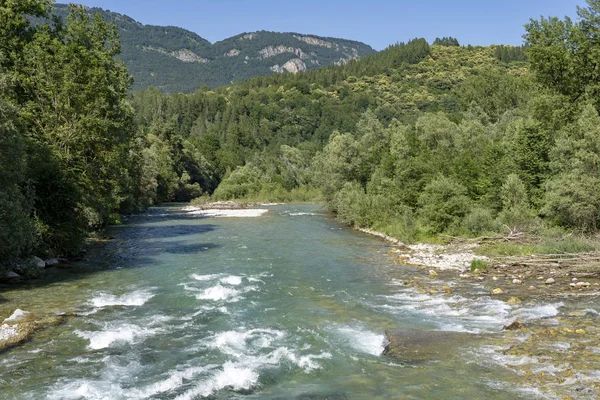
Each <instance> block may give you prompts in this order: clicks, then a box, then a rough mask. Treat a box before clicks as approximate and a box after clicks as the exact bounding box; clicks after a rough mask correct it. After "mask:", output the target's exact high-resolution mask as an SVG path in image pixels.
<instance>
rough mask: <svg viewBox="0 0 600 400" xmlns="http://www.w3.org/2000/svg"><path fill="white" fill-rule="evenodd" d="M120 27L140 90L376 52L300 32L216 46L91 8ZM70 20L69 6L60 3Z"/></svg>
mask: <svg viewBox="0 0 600 400" xmlns="http://www.w3.org/2000/svg"><path fill="white" fill-rule="evenodd" d="M88 10H89V13H90V14H95V13H100V14H102V16H103V17H104V19H105V20H106V21H108V22H110V23H113V24H115V25H116V26H117V28H118V31H119V34H120V36H121V45H122V54H121V55H120V56H119V57H120V58H121V59H122V60H123V61H124V62H125V64H126V65H127V67H128V68H129V71H130V72H131V73H132V74H133V76H134V78H135V83H134V87H133V88H134V89H143V88H146V87H148V86H155V87H157V88H159V89H161V90H162V91H165V92H184V93H189V92H193V91H194V90H196V89H197V88H199V87H201V86H204V85H207V86H208V87H211V88H214V87H218V86H223V85H227V84H230V83H232V82H237V81H243V80H246V79H249V78H252V77H255V76H262V75H269V74H272V73H274V72H276V73H282V72H298V71H304V70H313V69H317V68H319V67H322V66H327V65H332V64H338V65H341V64H345V63H347V62H349V61H350V60H354V59H358V58H360V57H363V56H365V55H368V54H372V53H375V50H373V48H371V47H370V46H368V45H366V44H364V43H360V42H356V41H352V40H344V39H336V38H329V37H319V36H315V35H303V34H299V33H277V32H267V31H259V32H246V33H242V34H239V35H237V36H234V37H231V38H229V39H225V40H223V41H220V42H216V43H214V44H211V43H210V42H209V41H208V40H206V39H203V38H202V37H200V36H198V35H197V34H195V33H194V32H191V31H188V30H186V29H182V28H178V27H174V26H154V25H144V24H142V23H140V22H138V21H136V20H134V19H133V18H130V17H128V16H126V15H122V14H119V13H116V12H112V11H109V10H103V9H101V8H89V9H88ZM54 13H55V14H56V15H58V16H59V17H61V18H65V17H66V15H67V13H68V6H67V5H64V4H56V5H55V6H54Z"/></svg>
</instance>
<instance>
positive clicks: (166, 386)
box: [127, 366, 211, 399]
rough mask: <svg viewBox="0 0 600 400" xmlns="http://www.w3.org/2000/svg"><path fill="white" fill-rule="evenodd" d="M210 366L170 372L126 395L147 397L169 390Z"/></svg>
mask: <svg viewBox="0 0 600 400" xmlns="http://www.w3.org/2000/svg"><path fill="white" fill-rule="evenodd" d="M210 368H211V367H210V366H208V367H190V368H185V369H183V370H181V371H172V372H170V373H169V374H168V375H169V376H168V377H167V378H165V379H163V380H161V381H158V382H155V383H152V384H150V385H148V386H146V387H144V388H142V389H134V390H132V391H130V392H129V393H128V394H127V395H128V396H127V397H128V398H136V399H147V398H149V397H152V396H156V395H159V394H161V393H166V392H170V391H172V390H175V389H177V388H179V387H181V386H183V385H184V383H185V381H186V380H191V379H194V378H196V377H198V376H199V375H201V374H203V373H205V372H206V371H208V370H209V369H210Z"/></svg>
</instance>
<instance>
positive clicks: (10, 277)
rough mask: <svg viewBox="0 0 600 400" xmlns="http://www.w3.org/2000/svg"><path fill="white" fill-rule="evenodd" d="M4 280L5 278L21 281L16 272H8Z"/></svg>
mask: <svg viewBox="0 0 600 400" xmlns="http://www.w3.org/2000/svg"><path fill="white" fill-rule="evenodd" d="M6 278H7V279H22V276H21V275H19V274H17V273H16V272H14V271H8V272H7V273H6Z"/></svg>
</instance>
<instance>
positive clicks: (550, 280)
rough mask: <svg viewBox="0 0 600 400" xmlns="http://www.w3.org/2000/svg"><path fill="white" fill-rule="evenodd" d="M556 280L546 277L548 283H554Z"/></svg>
mask: <svg viewBox="0 0 600 400" xmlns="http://www.w3.org/2000/svg"><path fill="white" fill-rule="evenodd" d="M555 282H556V281H555V280H554V278H548V279H546V285H552V284H553V283H555Z"/></svg>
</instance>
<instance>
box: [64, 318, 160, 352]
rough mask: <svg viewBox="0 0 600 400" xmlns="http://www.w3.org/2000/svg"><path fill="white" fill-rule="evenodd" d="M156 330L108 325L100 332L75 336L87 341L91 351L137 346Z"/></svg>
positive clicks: (89, 332)
mask: <svg viewBox="0 0 600 400" xmlns="http://www.w3.org/2000/svg"><path fill="white" fill-rule="evenodd" d="M158 331H159V329H157V328H149V327H142V326H138V325H134V324H125V323H124V324H115V323H109V324H107V326H106V328H105V329H103V330H101V331H80V330H76V331H75V334H76V335H77V336H79V337H82V338H84V339H88V340H89V341H90V344H89V345H88V347H89V348H90V349H92V350H100V349H105V348H107V347H113V346H118V345H124V344H137V343H140V342H142V341H143V340H144V339H145V338H147V337H149V336H152V335H154V334H156V333H157V332H158Z"/></svg>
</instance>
